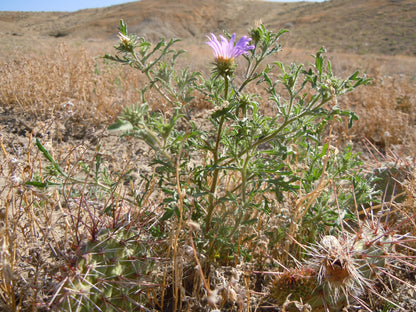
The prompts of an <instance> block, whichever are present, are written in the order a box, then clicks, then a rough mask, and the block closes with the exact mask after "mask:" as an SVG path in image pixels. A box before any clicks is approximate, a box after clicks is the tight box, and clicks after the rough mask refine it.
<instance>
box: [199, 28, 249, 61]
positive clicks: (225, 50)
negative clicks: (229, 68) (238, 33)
mask: <svg viewBox="0 0 416 312" xmlns="http://www.w3.org/2000/svg"><path fill="white" fill-rule="evenodd" d="M207 37H208V39H209V40H210V41H208V42H206V44H207V45H209V46H210V47H211V48H212V51H213V53H214V56H215V58H216V59H217V60H230V61H232V60H234V59H235V58H236V57H238V56H240V55H241V54H247V53H248V50H252V49H254V45H248V44H249V42H250V41H251V38H249V37H247V36H243V37H241V39H240V40H238V42H237V44H236V45H234V40H235V34H233V35H232V37H231V39H230V41H229V42H228V41H227V39H226V38H225V37H224V36H221V35H220V39H221V42H220V41H218V39H217V37H216V36H215V35H214V34H212V33H211V37H209V36H207Z"/></svg>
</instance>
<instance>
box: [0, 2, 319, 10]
mask: <svg viewBox="0 0 416 312" xmlns="http://www.w3.org/2000/svg"><path fill="white" fill-rule="evenodd" d="M200 1H202V0H200ZM271 1H280V0H271ZM295 1H298V0H285V1H283V0H282V1H281V2H295ZM305 1H311V0H305ZM312 1H313V0H312ZM315 1H316V2H322V1H323V0H315ZM126 2H132V0H130V1H128V0H127V1H126V0H1V1H0V11H77V10H82V9H90V8H98V7H106V6H110V5H115V4H120V3H126Z"/></svg>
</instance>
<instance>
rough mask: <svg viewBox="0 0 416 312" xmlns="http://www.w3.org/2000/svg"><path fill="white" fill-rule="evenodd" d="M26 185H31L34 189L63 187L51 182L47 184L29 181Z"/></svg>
mask: <svg viewBox="0 0 416 312" xmlns="http://www.w3.org/2000/svg"><path fill="white" fill-rule="evenodd" d="M25 184H26V185H30V186H34V187H37V188H47V187H49V186H58V185H61V184H59V183H52V182H49V181H46V182H39V181H28V182H26V183H25Z"/></svg>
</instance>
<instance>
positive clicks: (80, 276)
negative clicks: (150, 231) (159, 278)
mask: <svg viewBox="0 0 416 312" xmlns="http://www.w3.org/2000/svg"><path fill="white" fill-rule="evenodd" d="M147 247H148V246H146V245H145V244H144V243H143V242H141V241H140V233H139V231H137V230H134V229H132V228H130V229H125V228H120V229H118V230H112V229H111V230H103V231H102V232H101V233H99V234H98V235H97V237H96V238H95V240H94V241H91V242H88V243H87V244H85V246H84V247H83V250H82V252H81V253H82V254H81V255H80V257H79V260H78V262H77V265H76V269H75V274H74V276H73V277H72V278H71V279H70V280H69V281H68V282H67V284H66V286H65V287H64V291H65V296H64V297H65V301H64V304H63V306H64V309H66V310H68V311H79V312H81V311H138V310H141V308H142V304H143V303H144V302H145V301H146V293H145V290H146V287H145V285H146V284H149V282H150V279H151V277H150V276H149V273H150V271H151V269H152V266H153V262H152V261H151V260H150V259H149V258H148V257H147V256H148V255H147V254H148V250H149V249H148V248H147Z"/></svg>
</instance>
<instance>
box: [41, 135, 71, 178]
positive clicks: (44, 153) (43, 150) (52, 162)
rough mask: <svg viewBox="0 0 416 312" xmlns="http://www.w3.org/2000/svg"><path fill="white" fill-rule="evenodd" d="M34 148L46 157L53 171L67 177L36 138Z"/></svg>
mask: <svg viewBox="0 0 416 312" xmlns="http://www.w3.org/2000/svg"><path fill="white" fill-rule="evenodd" d="M36 146H37V147H38V149H39V150H40V151H41V152H42V153H43V155H44V156H45V157H46V159H47V160H49V162H50V163H51V164H52V165H53V166H54V167H55V169H56V170H57V171H58V172H59V173H60V174H62V175H63V176H64V177H67V175H66V174H65V173H64V172H63V171H62V168H61V166H59V164H58V163H57V162H56V161H55V159H53V157H52V156H51V154H50V153H49V152H48V150H47V149H46V148H45V147H44V146H43V145H42V143H41V142H40V141H39V139H38V138H36Z"/></svg>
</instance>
